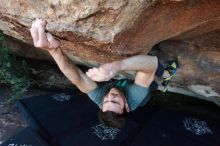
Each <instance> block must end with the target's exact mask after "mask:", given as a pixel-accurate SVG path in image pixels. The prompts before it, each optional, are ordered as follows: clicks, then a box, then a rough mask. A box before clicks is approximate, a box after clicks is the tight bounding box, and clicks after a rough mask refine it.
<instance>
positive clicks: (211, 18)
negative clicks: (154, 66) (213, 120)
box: [0, 0, 220, 102]
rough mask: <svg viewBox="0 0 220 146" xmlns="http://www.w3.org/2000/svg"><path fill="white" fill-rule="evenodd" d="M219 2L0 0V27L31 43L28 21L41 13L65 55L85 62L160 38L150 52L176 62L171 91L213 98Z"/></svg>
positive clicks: (136, 49)
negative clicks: (176, 68)
mask: <svg viewBox="0 0 220 146" xmlns="http://www.w3.org/2000/svg"><path fill="white" fill-rule="evenodd" d="M219 6H220V1H219V0H211V1H208V0H84V1H80V0H44V1H38V0H20V1H17V0H7V1H2V2H1V5H0V29H1V30H2V31H3V32H4V33H5V34H7V35H9V36H12V37H15V38H17V39H19V40H22V41H23V42H25V43H29V44H32V40H31V38H30V34H29V28H30V26H31V22H32V20H34V19H35V18H36V17H40V18H44V19H46V20H47V21H48V22H49V25H48V27H47V29H48V31H50V32H52V33H53V34H54V35H56V36H57V37H58V38H59V39H60V40H61V41H62V44H63V45H62V48H63V50H65V52H66V53H67V54H68V56H70V57H71V58H72V59H73V60H74V61H78V62H82V63H83V64H86V65H97V64H101V63H105V62H109V61H113V60H116V59H121V58H124V57H127V56H130V55H135V54H146V53H148V52H149V51H150V50H151V48H152V47H153V46H155V45H156V44H158V43H159V44H158V45H157V46H156V47H154V48H155V49H153V50H152V51H153V52H154V53H156V54H158V56H160V57H161V58H162V60H163V61H165V60H170V59H174V58H176V59H178V61H179V64H180V69H179V71H178V75H177V76H176V77H175V78H174V80H173V82H171V83H172V84H171V85H172V88H171V89H170V90H171V91H174V92H181V93H185V94H191V91H192V93H197V95H198V94H200V95H202V96H201V98H203V97H204V98H206V99H207V100H212V101H213V100H214V102H217V101H216V100H217V98H216V97H219V96H220V42H219V40H220V7H219ZM13 48H17V49H15V51H16V52H17V53H18V54H20V55H22V56H29V57H32V58H40V59H42V58H48V56H47V55H46V54H45V53H44V52H40V51H35V50H34V49H30V48H31V47H30V46H24V45H18V46H17V47H13ZM164 56H165V57H164ZM176 87H178V88H176ZM198 96H199V95H198ZM207 97H208V98H207Z"/></svg>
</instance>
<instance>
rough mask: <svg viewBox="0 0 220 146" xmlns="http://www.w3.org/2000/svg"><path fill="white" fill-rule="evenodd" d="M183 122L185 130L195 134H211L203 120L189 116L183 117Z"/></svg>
mask: <svg viewBox="0 0 220 146" xmlns="http://www.w3.org/2000/svg"><path fill="white" fill-rule="evenodd" d="M183 124H184V126H185V128H186V130H188V131H190V132H192V133H194V134H196V135H204V134H213V132H212V131H211V129H210V128H209V127H208V125H207V123H206V122H205V121H200V120H199V119H195V118H191V117H190V118H189V117H185V119H184V120H183Z"/></svg>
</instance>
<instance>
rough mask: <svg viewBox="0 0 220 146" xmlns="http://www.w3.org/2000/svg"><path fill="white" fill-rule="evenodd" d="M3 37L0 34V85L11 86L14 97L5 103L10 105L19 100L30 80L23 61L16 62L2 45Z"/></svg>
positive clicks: (14, 57) (12, 55) (13, 56)
mask: <svg viewBox="0 0 220 146" xmlns="http://www.w3.org/2000/svg"><path fill="white" fill-rule="evenodd" d="M4 39H5V37H4V35H3V34H1V33H0V83H4V84H7V85H10V86H11V89H12V91H14V93H15V94H14V95H13V96H11V97H10V98H9V99H8V100H7V101H6V103H11V102H13V101H15V100H16V99H18V98H21V97H22V96H23V95H24V94H25V92H26V91H27V89H28V87H29V86H30V85H31V79H30V77H29V74H28V65H27V63H26V62H25V61H24V60H18V59H17V58H16V56H15V55H14V54H13V53H12V52H11V51H10V50H9V49H8V48H7V47H6V46H5V45H4V44H3V41H4Z"/></svg>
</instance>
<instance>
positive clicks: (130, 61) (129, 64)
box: [117, 55, 158, 73]
mask: <svg viewBox="0 0 220 146" xmlns="http://www.w3.org/2000/svg"><path fill="white" fill-rule="evenodd" d="M117 64H118V63H117ZM119 65H120V70H119V71H125V70H127V71H140V72H144V73H149V72H155V71H156V69H157V66H158V58H157V57H156V56H149V55H137V56H132V57H129V58H127V59H124V60H122V61H120V64H119Z"/></svg>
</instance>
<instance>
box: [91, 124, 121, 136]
mask: <svg viewBox="0 0 220 146" xmlns="http://www.w3.org/2000/svg"><path fill="white" fill-rule="evenodd" d="M92 129H93V130H94V132H93V133H94V134H96V135H97V136H98V137H99V138H100V139H101V140H114V139H115V138H117V135H118V132H120V130H119V129H118V128H111V127H106V126H105V125H103V124H99V125H96V126H94V127H92Z"/></svg>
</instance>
